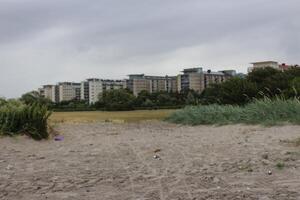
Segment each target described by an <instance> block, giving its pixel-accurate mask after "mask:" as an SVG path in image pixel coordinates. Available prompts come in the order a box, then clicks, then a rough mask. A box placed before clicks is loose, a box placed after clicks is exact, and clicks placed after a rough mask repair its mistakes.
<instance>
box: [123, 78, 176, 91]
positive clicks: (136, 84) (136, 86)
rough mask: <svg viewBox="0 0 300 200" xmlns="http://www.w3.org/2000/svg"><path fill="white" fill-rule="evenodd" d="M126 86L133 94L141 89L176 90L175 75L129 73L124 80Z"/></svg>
mask: <svg viewBox="0 0 300 200" xmlns="http://www.w3.org/2000/svg"><path fill="white" fill-rule="evenodd" d="M126 88H128V89H129V90H131V91H132V92H133V94H134V95H135V96H138V94H139V93H140V92H141V91H144V90H145V91H148V92H149V93H153V92H159V91H166V92H176V90H177V81H176V77H175V76H145V75H144V74H131V75H129V79H128V80H127V81H126Z"/></svg>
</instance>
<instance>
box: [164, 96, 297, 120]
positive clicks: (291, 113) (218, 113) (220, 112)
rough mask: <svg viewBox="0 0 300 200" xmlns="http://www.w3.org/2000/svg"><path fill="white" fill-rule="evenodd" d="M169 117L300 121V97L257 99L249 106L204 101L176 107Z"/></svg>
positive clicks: (169, 118) (182, 118)
mask: <svg viewBox="0 0 300 200" xmlns="http://www.w3.org/2000/svg"><path fill="white" fill-rule="evenodd" d="M167 121H169V122H173V123H179V124H190V125H200V124H219V125H224V124H237V123H242V124H265V125H275V124H279V123H284V122H288V123H292V124H300V101H299V100H298V99H297V98H294V99H288V100H285V99H282V98H275V99H270V98H267V97H265V98H264V99H260V100H254V101H253V102H252V103H249V104H247V105H245V106H233V105H217V104H212V105H202V106H189V107H186V108H184V109H182V110H180V111H176V112H175V113H173V114H172V115H171V116H170V117H168V119H167Z"/></svg>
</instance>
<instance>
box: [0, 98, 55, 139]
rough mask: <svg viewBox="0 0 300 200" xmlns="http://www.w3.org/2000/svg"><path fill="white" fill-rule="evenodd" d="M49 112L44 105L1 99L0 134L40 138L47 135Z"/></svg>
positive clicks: (44, 137)
mask: <svg viewBox="0 0 300 200" xmlns="http://www.w3.org/2000/svg"><path fill="white" fill-rule="evenodd" d="M50 115H51V112H49V111H48V110H47V108H46V107H45V106H42V105H38V104H34V105H25V104H23V103H22V102H20V101H8V102H4V101H2V104H1V105H0V135H9V136H14V135H19V134H25V135H28V136H30V137H32V138H33V139H36V140H41V139H46V138H48V136H49V133H48V124H47V121H48V118H49V116H50Z"/></svg>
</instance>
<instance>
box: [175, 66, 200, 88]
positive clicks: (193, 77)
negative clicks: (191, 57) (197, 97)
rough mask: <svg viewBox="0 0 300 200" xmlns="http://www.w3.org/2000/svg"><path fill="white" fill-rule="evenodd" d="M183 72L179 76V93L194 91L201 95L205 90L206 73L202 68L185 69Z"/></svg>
mask: <svg viewBox="0 0 300 200" xmlns="http://www.w3.org/2000/svg"><path fill="white" fill-rule="evenodd" d="M182 72H183V74H180V75H178V76H177V84H178V87H177V88H178V91H179V92H180V91H184V90H194V91H196V92H199V93H200V92H202V91H203V90H204V73H203V69H202V68H201V67H198V68H188V69H184V70H183V71H182Z"/></svg>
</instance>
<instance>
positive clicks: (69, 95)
mask: <svg viewBox="0 0 300 200" xmlns="http://www.w3.org/2000/svg"><path fill="white" fill-rule="evenodd" d="M80 88H81V84H80V83H72V82H61V83H58V94H59V95H58V96H59V102H62V101H71V100H79V99H80Z"/></svg>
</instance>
